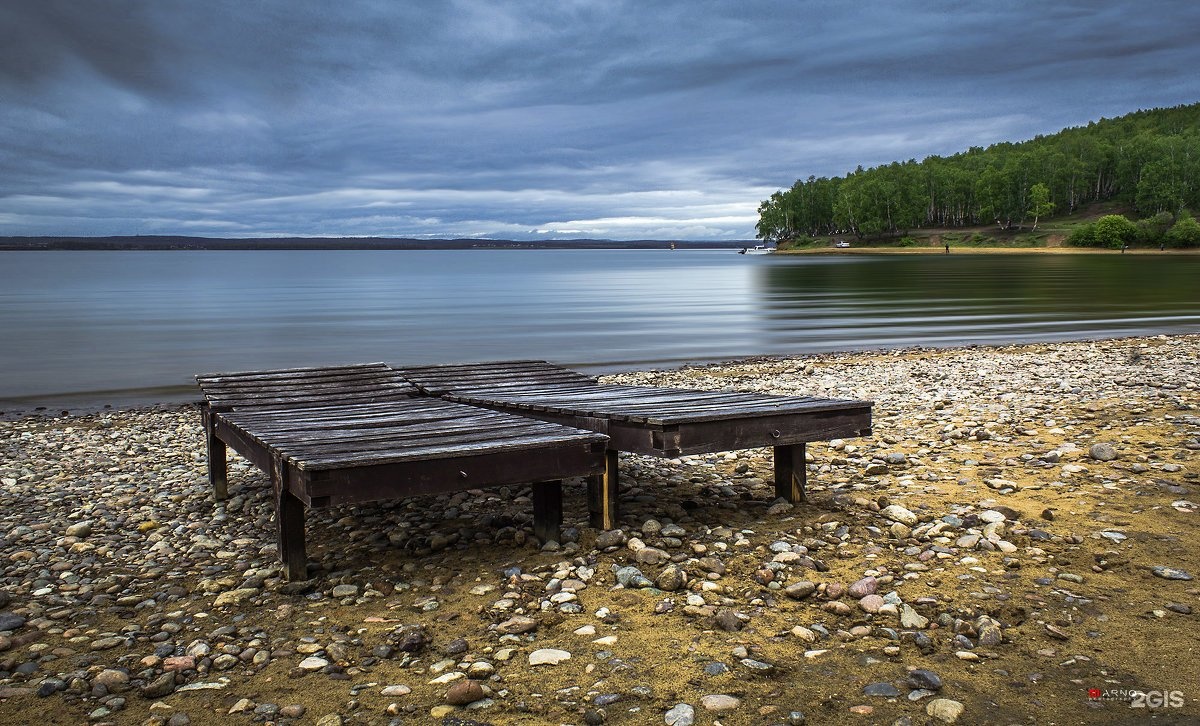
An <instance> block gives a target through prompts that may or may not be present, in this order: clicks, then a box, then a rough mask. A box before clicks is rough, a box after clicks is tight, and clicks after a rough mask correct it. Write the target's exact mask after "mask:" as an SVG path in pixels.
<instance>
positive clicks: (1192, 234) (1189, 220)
mask: <svg viewBox="0 0 1200 726" xmlns="http://www.w3.org/2000/svg"><path fill="white" fill-rule="evenodd" d="M1163 236H1164V238H1165V239H1166V241H1167V244H1169V245H1171V246H1172V247H1200V223H1197V222H1196V219H1195V218H1194V217H1192V215H1190V214H1186V213H1185V214H1182V215H1180V217H1179V219H1178V220H1176V222H1175V224H1173V225H1172V226H1171V228H1170V229H1169V230H1167V233H1166V234H1165V235H1163Z"/></svg>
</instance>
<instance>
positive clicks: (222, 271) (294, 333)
mask: <svg viewBox="0 0 1200 726" xmlns="http://www.w3.org/2000/svg"><path fill="white" fill-rule="evenodd" d="M1198 273H1200V258H1198V257H1194V256H1178V255H1174V256H1148V255H1138V256H1135V255H1127V256H1122V255H1113V254H1108V255H1071V256H1048V255H962V254H954V255H948V256H933V255H922V256H913V257H908V256H886V257H883V256H880V257H874V256H872V257H865V256H843V257H807V256H806V257H786V256H771V257H746V256H743V255H738V254H736V253H735V252H733V251H724V250H719V251H684V250H680V251H676V252H669V251H666V250H662V251H644V250H539V251H517V250H464V251H445V252H435V251H348V252H336V251H305V252H270V251H245V252H28V253H6V254H4V255H0V368H2V370H3V373H4V375H3V378H2V380H0V399H9V400H10V401H12V400H14V399H20V400H18V403H20V404H24V405H29V404H31V403H38V402H41V401H42V400H43V399H48V398H50V397H51V396H53V395H57V394H64V393H74V394H77V396H76V399H75V400H77V401H84V402H96V401H100V402H114V403H122V402H131V401H135V400H141V401H146V400H165V399H170V398H177V397H190V396H192V395H193V391H194V389H193V388H192V375H193V374H195V373H198V372H208V371H218V370H236V369H248V368H265V367H294V366H304V365H320V364H329V363H341V362H356V361H375V360H384V361H388V362H392V363H425V362H438V361H478V360H488V359H502V358H546V359H549V360H553V361H557V362H560V363H564V364H567V365H573V366H579V367H584V368H589V369H591V370H615V369H621V368H634V367H646V366H661V365H670V364H678V363H681V362H685V361H705V360H718V359H727V358H733V357H738V356H746V355H772V354H795V353H805V352H818V351H832V350H848V349H860V348H873V347H890V346H911V345H948V344H954V343H985V342H1000V341H1023V340H1050V339H1070V338H1087V337H1107V336H1118V335H1131V334H1145V333H1157V332H1196V331H1198V330H1200V286H1198V285H1197V284H1196V280H1197V279H1200V275H1198ZM101 392H109V393H101Z"/></svg>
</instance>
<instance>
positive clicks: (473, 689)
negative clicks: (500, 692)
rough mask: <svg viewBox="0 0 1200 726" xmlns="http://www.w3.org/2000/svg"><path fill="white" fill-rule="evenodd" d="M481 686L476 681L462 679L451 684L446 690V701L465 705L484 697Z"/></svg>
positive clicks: (451, 703)
mask: <svg viewBox="0 0 1200 726" xmlns="http://www.w3.org/2000/svg"><path fill="white" fill-rule="evenodd" d="M486 696H487V694H485V693H484V692H483V686H481V685H479V682H478V681H473V680H463V681H458V682H456V683H453V684H451V686H450V688H448V689H447V690H446V703H449V704H450V705H452V706H465V705H467V704H468V703H474V702H476V701H479V700H481V699H483V698H485V697H486Z"/></svg>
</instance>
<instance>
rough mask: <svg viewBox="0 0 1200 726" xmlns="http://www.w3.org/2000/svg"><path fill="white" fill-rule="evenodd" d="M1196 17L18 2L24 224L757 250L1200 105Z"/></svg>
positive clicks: (1099, 4) (1177, 3) (1007, 8)
mask: <svg viewBox="0 0 1200 726" xmlns="http://www.w3.org/2000/svg"><path fill="white" fill-rule="evenodd" d="M1197 28H1200V3H1194V2H1190V1H1189V0H1172V1H1165V0H1149V1H1146V0H1143V1H1140V2H1111V1H1105V0H1077V1H1070V0H1068V1H1065V2H1056V3H1047V2H1019V1H1007V2H1006V1H1004V0H999V1H997V2H990V3H986V4H984V3H969V2H950V1H944V2H937V1H933V0H926V1H924V2H916V1H905V0H899V1H898V0H884V1H879V2H870V1H868V2H840V1H837V0H824V1H816V0H799V1H797V2H779V1H778V0H775V1H772V2H752V1H751V2H747V1H745V0H737V1H734V2H680V3H672V4H669V5H668V4H664V3H646V2H628V3H624V2H614V1H604V2H600V1H596V2H588V1H578V2H572V1H570V0H560V1H559V2H554V3H545V2H540V1H538V2H507V1H506V2H502V3H498V2H475V1H467V0H464V1H460V2H448V3H424V2H422V3H400V2H393V1H391V0H376V1H370V0H358V1H350V0H343V1H342V2H338V3H328V2H307V1H298V0H289V1H287V2H282V1H275V0H262V1H256V2H251V3H247V2H244V1H241V0H238V1H228V2H218V1H215V0H205V2H195V1H194V0H186V1H181V0H96V1H89V2H78V0H75V1H71V2H68V1H67V0H7V1H6V2H4V3H3V4H2V5H0V234H7V235H109V234H191V235H203V236H226V237H230V236H275V235H305V236H343V235H376V236H412V237H470V236H480V237H484V236H486V237H496V238H520V239H524V238H530V237H534V238H550V237H601V238H613V239H633V238H657V239H667V238H683V239H745V238H749V237H753V235H754V222H755V221H756V219H757V215H756V209H757V206H758V203H759V201H761V200H762V199H764V198H765V197H767V196H768V195H769V194H770V193H771V192H773V191H775V190H776V189H779V188H781V187H786V186H789V185H791V183H792V182H793V181H795V179H797V178H798V177H807V176H808V175H810V174H812V175H817V176H822V175H826V176H829V175H840V174H843V173H845V172H846V171H848V170H850V169H853V168H854V167H855V166H857V165H858V164H862V165H864V166H871V165H875V164H879V163H886V162H890V161H893V160H897V159H909V158H915V159H921V158H924V157H925V156H928V155H930V154H950V153H954V152H957V151H961V150H964V149H966V148H967V147H970V146H976V145H982V146H986V145H988V144H990V143H993V142H996V141H1003V140H1019V139H1025V138H1030V137H1032V136H1034V135H1036V134H1044V133H1053V132H1055V131H1057V130H1059V129H1061V128H1063V127H1064V126H1072V125H1078V124H1084V123H1087V122H1088V121H1089V120H1094V119H1097V118H1100V117H1102V116H1117V115H1121V114H1124V113H1128V112H1130V111H1134V110H1137V109H1139V108H1150V107H1156V106H1172V105H1176V104H1182V103H1192V102H1196V101H1200V73H1198V72H1197V70H1196V69H1197V68H1200V43H1198V42H1197V41H1196V38H1195V31H1196V29H1197Z"/></svg>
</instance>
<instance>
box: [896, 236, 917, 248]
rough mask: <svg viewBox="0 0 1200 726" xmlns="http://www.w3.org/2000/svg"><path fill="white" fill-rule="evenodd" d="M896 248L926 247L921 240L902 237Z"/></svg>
mask: <svg viewBox="0 0 1200 726" xmlns="http://www.w3.org/2000/svg"><path fill="white" fill-rule="evenodd" d="M896 246H897V247H923V246H924V245H922V244H921V240H919V239H917V238H915V237H901V238H900V241H898V242H897V243H896Z"/></svg>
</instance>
